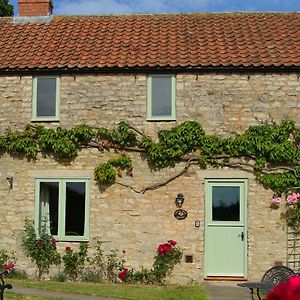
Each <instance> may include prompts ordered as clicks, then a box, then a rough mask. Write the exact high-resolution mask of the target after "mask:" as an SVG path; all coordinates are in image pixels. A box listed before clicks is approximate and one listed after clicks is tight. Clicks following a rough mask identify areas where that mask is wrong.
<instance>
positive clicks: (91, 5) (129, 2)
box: [10, 0, 300, 15]
mask: <svg viewBox="0 0 300 300" xmlns="http://www.w3.org/2000/svg"><path fill="white" fill-rule="evenodd" d="M17 2H18V0H10V3H11V4H13V5H14V7H15V15H17V6H18V5H17ZM53 3H54V14H55V15H69V14H76V15H81V14H132V13H180V12H184V13H187V12H232V11H298V12H299V11H300V0H53Z"/></svg>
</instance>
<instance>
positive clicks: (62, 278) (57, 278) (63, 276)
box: [52, 272, 67, 282]
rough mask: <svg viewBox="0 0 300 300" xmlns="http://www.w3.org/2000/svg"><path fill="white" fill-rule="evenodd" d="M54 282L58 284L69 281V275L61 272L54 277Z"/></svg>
mask: <svg viewBox="0 0 300 300" xmlns="http://www.w3.org/2000/svg"><path fill="white" fill-rule="evenodd" d="M52 280H54V281H56V282H65V281H66V280H67V275H66V274H65V273H63V272H59V273H57V274H55V275H54V276H52Z"/></svg>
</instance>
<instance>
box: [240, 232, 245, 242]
mask: <svg viewBox="0 0 300 300" xmlns="http://www.w3.org/2000/svg"><path fill="white" fill-rule="evenodd" d="M238 237H240V238H241V240H242V242H243V241H244V237H245V235H244V232H243V231H242V232H241V233H240V234H239V235H238Z"/></svg>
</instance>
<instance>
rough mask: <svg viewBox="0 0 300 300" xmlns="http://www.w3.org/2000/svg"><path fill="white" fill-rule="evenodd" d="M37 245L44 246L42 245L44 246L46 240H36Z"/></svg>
mask: <svg viewBox="0 0 300 300" xmlns="http://www.w3.org/2000/svg"><path fill="white" fill-rule="evenodd" d="M36 245H37V246H38V247H42V246H44V242H43V241H37V242H36Z"/></svg>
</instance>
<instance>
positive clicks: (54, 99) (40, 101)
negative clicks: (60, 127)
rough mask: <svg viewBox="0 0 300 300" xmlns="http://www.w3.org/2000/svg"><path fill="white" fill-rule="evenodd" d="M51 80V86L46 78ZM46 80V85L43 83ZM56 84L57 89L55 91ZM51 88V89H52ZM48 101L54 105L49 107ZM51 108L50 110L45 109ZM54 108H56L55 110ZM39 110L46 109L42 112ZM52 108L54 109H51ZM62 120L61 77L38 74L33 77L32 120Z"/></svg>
mask: <svg viewBox="0 0 300 300" xmlns="http://www.w3.org/2000/svg"><path fill="white" fill-rule="evenodd" d="M47 79H49V82H51V84H50V86H49V87H47V86H46V85H45V82H46V80H47ZM42 82H44V85H43V84H42ZM51 85H52V86H51ZM53 85H55V87H54V88H55V91H53ZM50 89H51V90H50ZM47 102H48V103H49V104H50V106H52V107H51V108H49V107H48V108H47V106H46V104H47ZM47 109H49V110H50V112H46V113H45V110H47ZM53 109H54V110H55V111H54V112H53ZM39 110H44V112H41V111H39ZM51 110H52V111H51ZM59 120H60V77H58V76H38V77H34V78H33V87H32V121H59Z"/></svg>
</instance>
